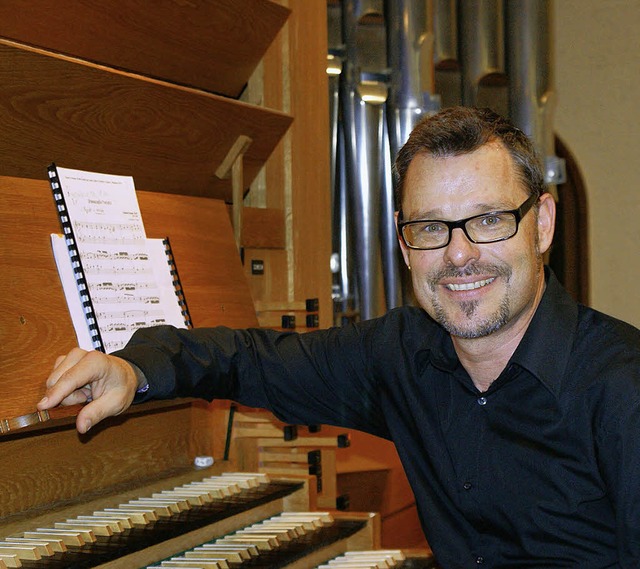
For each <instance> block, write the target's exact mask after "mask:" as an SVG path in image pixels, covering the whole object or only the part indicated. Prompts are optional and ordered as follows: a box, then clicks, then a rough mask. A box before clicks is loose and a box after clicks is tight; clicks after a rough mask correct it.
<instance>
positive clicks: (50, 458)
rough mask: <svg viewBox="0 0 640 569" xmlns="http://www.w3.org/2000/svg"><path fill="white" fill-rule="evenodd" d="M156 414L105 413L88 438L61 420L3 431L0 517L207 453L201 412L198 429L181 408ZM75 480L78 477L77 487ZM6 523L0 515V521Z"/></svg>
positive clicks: (131, 481) (150, 475) (144, 477)
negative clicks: (33, 429) (34, 429)
mask: <svg viewBox="0 0 640 569" xmlns="http://www.w3.org/2000/svg"><path fill="white" fill-rule="evenodd" d="M3 391H4V387H3ZM158 413H159V412H150V413H142V414H137V415H135V416H131V415H129V416H126V417H117V418H112V419H110V420H108V421H105V423H101V424H100V425H97V426H96V427H94V429H92V430H91V431H90V433H89V434H87V435H78V433H77V432H76V430H75V427H74V426H73V425H68V426H67V427H64V428H57V429H52V430H50V431H42V432H39V433H36V434H34V433H16V434H14V435H11V434H9V435H5V436H3V437H2V439H1V441H2V443H1V444H0V464H2V476H1V477H0V495H2V500H0V518H6V516H10V515H12V514H15V513H17V512H23V514H24V515H27V514H28V512H29V511H30V510H33V509H35V508H37V507H39V506H42V505H43V504H58V505H61V504H64V503H70V502H74V501H77V500H79V499H82V500H88V499H90V498H92V497H96V496H99V495H100V494H103V493H106V492H113V491H115V490H116V489H117V487H118V485H121V486H123V487H126V486H127V485H136V484H138V485H139V484H140V483H141V482H142V481H150V480H157V479H160V478H162V477H164V476H167V475H168V474H169V473H175V472H176V471H179V470H184V469H187V468H188V467H189V466H190V465H192V462H193V458H194V456H196V454H195V453H198V454H213V451H212V448H211V446H210V444H209V443H208V442H207V441H208V440H210V439H209V437H208V436H206V435H207V433H206V432H205V431H203V430H202V429H205V428H206V427H207V425H208V422H207V421H208V418H207V417H205V416H204V414H202V413H201V416H200V419H199V421H200V429H198V428H195V426H194V421H193V419H192V417H191V414H192V410H191V409H190V407H189V406H188V405H183V407H182V408H179V409H174V410H172V411H166V410H165V411H163V412H162V414H161V415H160V414H158ZM190 426H191V428H189V427H190ZM125 449H126V451H125ZM78 480H82V481H83V486H82V487H81V488H79V487H78ZM121 489H122V488H121ZM6 522H7V520H6V519H3V525H4V523H6Z"/></svg>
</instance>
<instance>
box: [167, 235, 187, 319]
mask: <svg viewBox="0 0 640 569" xmlns="http://www.w3.org/2000/svg"><path fill="white" fill-rule="evenodd" d="M162 243H163V245H164V250H165V253H166V254H167V263H168V264H169V270H170V272H171V279H172V284H173V288H174V289H175V293H176V296H177V297H178V305H179V306H180V313H181V314H182V317H183V318H184V325H185V326H186V327H187V328H192V327H193V324H192V323H191V316H190V314H189V308H188V307H187V299H186V298H185V296H184V290H183V288H182V282H181V281H180V277H179V275H178V268H177V267H176V262H175V258H174V256H173V250H172V249H171V243H170V241H169V237H165V238H164V239H163V240H162Z"/></svg>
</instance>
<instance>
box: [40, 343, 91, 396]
mask: <svg viewBox="0 0 640 569" xmlns="http://www.w3.org/2000/svg"><path fill="white" fill-rule="evenodd" d="M87 353H88V352H87V351H86V350H82V349H80V348H74V349H73V350H71V351H70V352H69V353H68V354H67V355H66V356H58V358H56V362H55V365H54V366H53V371H52V372H51V374H50V375H49V377H48V378H47V383H46V385H47V387H53V386H54V385H55V384H56V383H58V381H59V379H60V377H61V376H62V375H63V374H64V373H66V372H67V371H68V370H70V369H71V368H72V367H73V366H75V365H76V364H77V363H78V362H79V361H81V360H82V359H83V358H84V357H85V356H86V355H87Z"/></svg>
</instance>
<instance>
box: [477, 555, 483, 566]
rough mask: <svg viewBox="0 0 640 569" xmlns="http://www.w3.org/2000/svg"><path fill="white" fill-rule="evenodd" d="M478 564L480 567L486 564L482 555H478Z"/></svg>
mask: <svg viewBox="0 0 640 569" xmlns="http://www.w3.org/2000/svg"><path fill="white" fill-rule="evenodd" d="M476 563H477V564H478V565H482V564H483V563H484V557H482V555H478V557H476Z"/></svg>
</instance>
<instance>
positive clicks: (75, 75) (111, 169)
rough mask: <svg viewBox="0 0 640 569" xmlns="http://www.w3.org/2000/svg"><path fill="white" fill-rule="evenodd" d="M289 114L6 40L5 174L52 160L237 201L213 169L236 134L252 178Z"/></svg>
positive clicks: (1, 71)
mask: <svg viewBox="0 0 640 569" xmlns="http://www.w3.org/2000/svg"><path fill="white" fill-rule="evenodd" d="M290 123H291V117H289V116H287V115H285V114H283V113H280V112H277V111H270V110H267V109H264V108H261V107H255V106H252V105H247V104H245V103H241V102H238V101H234V100H232V99H228V98H225V97H219V96H216V95H211V94H208V93H205V92H204V91H197V90H195V89H189V88H186V87H178V86H175V85H171V84H168V83H163V82H160V81H155V80H150V79H149V80H147V79H144V78H141V77H139V76H133V75H130V74H126V73H115V72H109V71H108V70H106V69H104V68H101V67H98V66H94V65H90V64H84V63H82V62H79V61H78V60H72V59H70V58H64V57H54V56H52V55H50V54H47V53H46V52H43V51H40V50H35V49H27V48H22V47H20V46H19V45H17V44H13V43H11V42H6V41H0V124H2V137H0V155H1V156H2V157H3V160H2V162H1V163H0V175H7V176H16V177H23V178H35V179H40V178H42V176H43V171H44V168H45V167H46V166H47V165H48V164H49V163H50V162H56V163H57V164H58V165H60V166H66V167H69V168H78V169H81V170H90V171H96V172H108V173H110V174H120V175H130V176H133V177H134V178H135V180H136V184H137V186H138V187H141V188H145V187H146V188H153V189H154V191H159V192H168V193H183V194H188V195H195V196H207V197H217V198H223V199H225V200H227V201H230V200H231V180H229V179H227V180H220V179H218V178H217V177H216V176H215V171H216V169H217V167H218V166H219V165H220V163H221V162H222V161H223V159H224V157H225V156H226V155H227V153H228V151H229V149H230V148H231V146H232V145H233V143H234V142H235V141H236V139H237V137H238V136H239V135H241V134H242V135H245V136H248V137H249V138H251V139H252V143H251V145H250V146H249V148H248V150H247V152H246V154H245V155H244V181H245V183H246V184H247V185H248V184H250V183H251V181H252V180H253V179H254V178H255V176H256V175H257V173H258V171H259V170H260V168H261V167H262V165H263V164H264V162H265V161H266V159H267V158H268V157H269V154H270V153H271V151H272V150H273V148H274V147H275V145H276V143H277V141H278V140H279V139H280V137H281V136H282V135H283V134H284V133H285V131H286V130H287V128H288V127H289V124H290Z"/></svg>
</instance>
